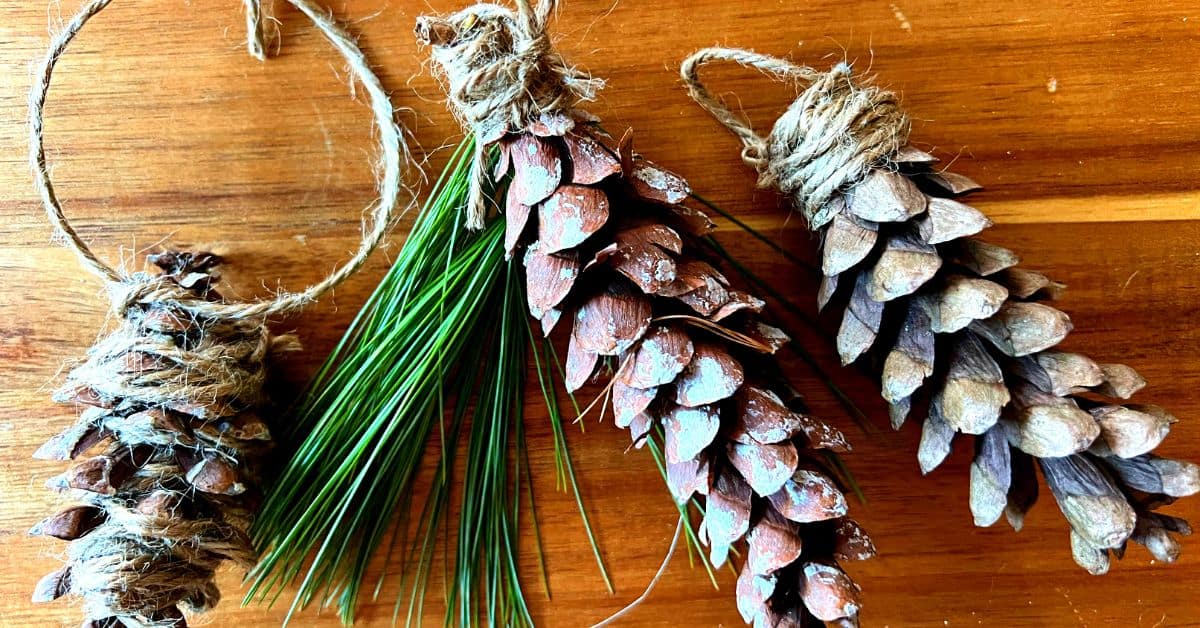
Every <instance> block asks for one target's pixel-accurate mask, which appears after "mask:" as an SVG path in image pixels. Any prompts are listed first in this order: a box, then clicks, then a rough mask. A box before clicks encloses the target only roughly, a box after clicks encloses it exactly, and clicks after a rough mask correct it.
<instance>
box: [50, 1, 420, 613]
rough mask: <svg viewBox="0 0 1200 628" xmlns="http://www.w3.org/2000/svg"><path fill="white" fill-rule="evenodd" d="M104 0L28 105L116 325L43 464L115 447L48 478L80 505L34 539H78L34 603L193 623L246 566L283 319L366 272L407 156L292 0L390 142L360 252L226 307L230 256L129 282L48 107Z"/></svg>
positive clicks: (69, 230) (73, 243)
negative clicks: (106, 248) (267, 388)
mask: <svg viewBox="0 0 1200 628" xmlns="http://www.w3.org/2000/svg"><path fill="white" fill-rule="evenodd" d="M109 2H110V0H93V1H91V2H89V3H87V4H85V5H84V6H83V7H82V8H81V9H80V10H79V12H78V13H77V14H76V15H75V16H74V17H73V18H72V19H71V20H70V21H69V22H68V23H67V24H66V26H65V28H64V29H63V31H62V32H60V33H58V34H57V35H56V36H54V37H53V39H52V41H51V45H50V49H49V51H48V52H47V54H46V56H45V58H44V60H43V62H42V64H41V67H40V70H39V71H38V73H37V75H36V82H35V84H34V87H33V90H32V92H31V96H30V105H29V126H30V163H31V166H32V168H33V171H34V181H35V184H36V187H37V189H38V192H39V193H40V196H41V199H42V202H43V205H44V207H45V210H46V214H47V216H48V217H49V219H50V222H51V223H52V224H53V225H54V227H55V229H56V231H57V233H58V234H59V235H60V236H61V237H62V239H63V240H64V242H65V243H66V245H67V246H68V248H69V249H71V250H72V251H73V252H74V253H75V254H76V256H77V257H78V258H79V260H80V262H81V263H82V265H83V267H84V268H85V269H86V270H88V271H89V272H91V273H93V274H95V275H97V276H99V277H100V278H101V279H103V280H104V281H105V282H106V285H107V292H108V295H109V298H110V300H111V304H112V314H113V317H114V318H115V319H116V320H117V321H118V322H117V324H116V328H115V329H114V330H113V331H112V332H111V333H110V334H109V335H107V336H106V337H104V338H103V339H101V340H100V341H99V342H97V344H96V345H95V346H93V347H92V348H91V350H90V351H89V352H88V357H87V359H86V360H85V361H84V362H83V363H82V364H81V365H79V366H77V367H76V368H74V369H73V370H72V371H71V373H70V374H69V375H68V377H67V382H66V384H65V385H64V387H63V388H62V389H61V390H60V391H59V392H58V393H56V395H55V399H56V400H57V401H61V402H73V403H77V404H80V405H81V406H83V407H84V410H83V412H82V414H81V415H80V417H79V420H78V421H77V422H76V423H75V424H74V425H73V426H71V427H70V428H68V429H67V430H66V431H64V432H63V433H61V434H59V435H58V436H56V437H54V438H53V439H51V440H50V441H49V442H48V443H46V444H45V445H44V446H43V447H42V448H41V449H39V450H38V452H37V453H36V454H35V456H36V457H39V458H49V459H73V458H76V457H80V456H83V454H85V453H87V452H89V450H92V449H96V448H98V446H99V445H100V444H101V443H107V444H106V445H105V446H104V447H103V451H102V452H101V453H97V454H95V455H93V456H91V457H85V458H84V459H82V460H81V461H79V462H76V463H75V464H74V465H73V466H72V467H71V468H70V469H69V470H68V471H66V472H65V473H63V474H62V475H60V476H58V477H56V478H54V479H53V480H51V481H50V482H49V486H50V487H51V488H55V489H58V490H70V491H72V492H73V494H74V495H76V496H77V497H78V498H79V499H81V500H82V501H83V504H82V505H78V506H72V507H68V508H67V509H66V510H63V511H62V512H60V513H58V514H56V515H53V516H51V517H49V518H47V519H46V520H44V521H42V522H41V523H39V524H38V525H37V526H35V527H34V528H33V530H32V531H31V532H32V533H34V534H44V535H48V536H55V537H58V538H62V539H66V540H70V541H71V543H70V545H69V547H68V550H67V561H66V564H65V566H64V567H63V568H61V569H59V570H57V571H55V572H54V573H51V574H50V575H48V576H46V577H45V578H43V579H42V581H41V582H39V584H38V586H37V590H36V591H35V593H34V601H49V600H52V599H55V598H58V597H60V596H63V595H66V594H72V595H75V596H78V597H81V598H82V600H83V612H84V615H85V616H86V620H85V623H84V625H85V626H95V627H101V626H105V627H106V626H183V625H186V624H185V620H184V616H183V612H182V611H184V610H190V611H202V610H206V609H209V608H211V607H212V606H213V605H214V604H216V602H217V601H218V599H219V597H220V593H219V591H218V590H217V587H216V584H215V581H214V573H215V570H216V568H217V567H218V565H220V564H221V563H222V562H224V561H226V560H229V561H233V562H235V563H236V564H238V565H239V566H240V567H243V568H247V567H249V566H251V565H252V564H253V563H254V560H255V558H256V557H255V554H254V551H253V549H252V547H251V545H250V542H249V539H248V537H247V535H246V529H247V527H248V526H249V524H250V521H251V520H252V517H253V512H254V509H255V507H256V502H257V500H258V494H257V485H258V483H259V475H260V471H261V469H260V465H261V464H262V462H264V460H265V455H266V454H267V452H268V451H269V449H270V441H271V436H270V431H269V429H268V427H267V425H266V423H265V422H264V421H263V420H262V419H261V418H259V416H258V415H257V413H256V411H257V410H259V409H264V408H265V407H266V404H267V400H266V398H265V395H264V393H263V386H264V382H265V380H266V377H267V370H268V368H269V367H270V364H271V362H272V360H273V359H274V358H275V357H276V356H278V355H279V354H280V353H281V352H285V351H292V350H296V349H298V348H299V344H298V342H297V340H296V338H295V337H293V336H290V335H283V336H275V335H273V334H271V332H270V331H269V329H268V327H267V321H268V319H270V318H271V317H273V316H279V315H284V314H290V313H293V312H296V311H298V310H300V309H301V308H303V307H304V306H306V305H307V304H309V303H311V302H313V301H315V300H317V299H318V298H319V297H320V296H322V295H323V294H325V293H326V292H328V291H330V290H331V289H333V288H334V287H335V286H337V285H338V284H340V283H341V282H342V281H343V280H345V279H346V278H347V277H349V276H350V275H352V274H353V273H354V272H356V271H357V270H358V269H359V268H361V267H362V265H363V263H364V262H365V261H366V259H367V256H368V255H370V253H371V252H372V251H373V250H374V249H375V248H376V246H377V245H378V244H379V242H380V241H381V240H382V238H383V236H384V234H385V233H386V231H387V229H388V227H389V224H390V221H391V217H392V214H393V212H394V211H395V210H396V208H397V206H398V203H399V198H400V192H401V189H402V187H403V186H402V181H401V170H402V164H403V163H405V162H406V161H407V160H408V150H407V147H406V145H405V143H404V140H403V137H402V135H401V133H400V130H399V128H398V127H397V125H396V123H395V121H394V111H393V107H392V105H391V102H390V100H389V98H388V96H387V93H386V92H385V91H384V89H383V86H382V84H381V83H380V82H379V79H378V78H377V77H376V76H375V74H374V72H373V71H372V70H371V69H370V67H369V65H368V63H367V60H366V58H365V57H364V55H363V53H362V51H361V50H360V49H359V48H358V46H357V45H356V44H355V43H354V40H353V39H352V38H351V37H350V35H349V34H347V33H346V32H345V31H344V30H343V29H342V28H341V27H340V26H339V25H337V24H336V23H335V22H334V21H333V20H332V19H331V18H330V17H329V16H328V15H327V14H326V13H325V12H324V10H322V9H319V8H318V7H316V6H315V5H313V4H311V3H309V2H308V1H307V0H289V3H290V4H291V5H292V6H294V7H296V8H297V9H299V10H300V11H301V12H302V13H304V14H305V15H306V16H307V17H308V18H309V19H311V20H312V22H313V24H314V25H315V26H316V27H317V29H318V30H319V31H320V32H321V33H322V34H323V35H324V36H325V37H326V38H327V39H328V40H329V41H330V43H332V44H333V46H334V47H335V48H336V49H337V50H338V51H339V52H340V53H341V55H342V57H343V58H344V60H345V61H346V63H347V65H348V67H349V69H350V71H351V73H352V74H353V75H354V77H355V78H356V79H357V80H358V81H359V82H360V83H361V85H362V86H363V87H364V88H365V90H366V93H367V95H368V98H369V100H370V105H371V110H372V114H373V117H374V122H375V127H376V131H377V134H378V140H379V144H380V162H381V166H380V168H381V177H380V182H379V194H380V198H379V200H378V201H377V202H376V203H375V204H374V205H373V207H372V208H371V219H370V221H369V222H367V223H365V224H364V229H363V237H362V241H361V243H360V245H359V247H358V250H357V251H356V252H355V253H354V255H353V256H352V257H351V258H350V259H349V260H348V261H346V262H345V263H343V264H342V265H340V266H339V267H337V268H336V269H335V270H334V271H333V272H332V273H331V274H330V275H328V276H327V277H325V278H324V279H322V280H321V281H320V282H318V283H316V284H314V285H312V286H311V287H309V288H307V289H305V290H304V291H302V292H299V293H281V294H278V295H275V296H274V297H273V298H269V299H261V300H256V301H251V302H232V301H226V300H224V299H222V298H221V296H220V295H219V294H218V293H217V292H216V291H215V290H214V289H213V285H214V284H215V283H216V281H217V280H218V276H217V274H216V273H215V272H214V270H213V269H214V267H215V266H216V265H217V264H218V263H220V261H221V259H220V258H219V257H217V256H215V255H211V254H207V253H199V254H192V253H181V252H170V253H164V254H160V255H155V256H151V258H150V259H151V261H152V262H154V263H155V264H156V265H158V266H159V267H160V268H161V269H162V272H161V273H160V274H152V273H146V272H137V273H132V274H127V273H125V272H123V271H120V270H117V269H115V268H113V267H111V266H109V265H108V264H106V263H105V262H104V261H102V260H101V259H100V258H99V257H98V256H97V255H96V254H95V253H94V252H93V251H92V250H91V249H90V247H88V245H87V244H86V243H85V242H84V240H83V239H82V238H81V237H80V236H79V234H78V233H77V232H76V231H75V229H74V228H73V227H72V226H71V225H70V223H69V222H68V221H67V219H66V217H65V215H64V213H63V209H62V206H61V204H60V202H59V200H58V197H57V196H56V194H55V191H54V186H53V184H52V183H51V181H50V175H49V169H48V167H47V164H46V155H45V150H44V147H43V137H42V127H43V108H44V106H45V102H46V97H47V93H48V90H49V86H50V79H51V74H52V72H53V70H54V67H55V65H56V63H57V61H58V60H59V58H60V57H61V56H62V54H63V53H64V52H65V50H66V48H67V46H68V44H70V42H71V41H72V40H73V39H74V38H75V36H76V35H77V34H78V33H79V31H80V30H81V29H82V28H83V26H84V25H85V24H86V23H87V22H88V20H89V19H91V18H92V17H94V16H95V15H96V14H97V13H99V12H100V11H101V10H103V9H104V8H105V7H107V6H108V4H109ZM244 5H245V9H246V21H247V26H248V28H249V33H250V37H249V41H248V49H249V52H250V53H251V54H252V55H253V56H254V57H256V58H258V59H265V57H266V53H265V45H264V32H263V27H262V23H263V16H262V12H261V7H260V3H259V2H258V0H244Z"/></svg>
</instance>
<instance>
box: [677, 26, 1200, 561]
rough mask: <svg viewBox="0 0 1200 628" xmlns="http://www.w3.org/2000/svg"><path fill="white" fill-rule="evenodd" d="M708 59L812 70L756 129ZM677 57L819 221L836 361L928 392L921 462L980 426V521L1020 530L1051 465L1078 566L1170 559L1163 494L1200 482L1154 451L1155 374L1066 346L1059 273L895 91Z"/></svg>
mask: <svg viewBox="0 0 1200 628" xmlns="http://www.w3.org/2000/svg"><path fill="white" fill-rule="evenodd" d="M714 60H726V61H733V62H736V63H740V64H742V65H746V66H748V67H754V68H757V69H760V70H762V71H764V72H767V73H770V74H774V75H778V76H785V77H790V78H796V79H798V80H801V81H804V82H807V83H808V84H809V86H808V87H807V88H806V89H805V90H804V91H803V92H802V93H801V95H800V96H799V97H798V98H797V99H796V101H795V102H794V103H793V104H792V105H791V106H790V107H789V109H788V110H787V112H786V113H785V114H784V115H783V116H782V117H781V118H780V119H779V120H778V122H777V123H776V124H775V127H774V128H773V130H772V132H771V134H770V135H769V136H767V137H766V138H759V137H758V136H757V135H755V134H754V132H753V131H752V130H751V129H750V128H749V127H748V126H746V125H745V123H744V122H742V121H741V120H739V119H737V118H736V117H734V116H733V115H732V114H731V113H730V112H729V111H728V110H727V109H725V108H724V107H723V106H722V105H720V104H719V103H718V102H716V100H715V99H714V98H713V97H712V95H711V94H710V93H709V92H708V91H707V90H705V89H704V87H703V85H701V84H700V82H699V79H698V78H697V71H698V68H699V66H700V65H702V64H704V63H706V62H709V61H714ZM682 74H683V77H684V80H685V82H686V83H687V84H688V86H689V88H690V89H691V92H692V96H693V97H694V98H695V99H696V100H697V101H698V102H699V103H700V104H701V105H703V106H704V107H706V108H707V109H709V111H711V112H712V113H713V114H714V115H715V116H716V117H717V118H718V119H719V120H720V121H721V122H723V123H724V124H726V125H727V126H729V127H730V128H731V129H732V130H733V131H734V132H735V133H737V134H738V135H739V136H740V137H741V138H742V139H743V141H744V142H745V144H746V150H745V151H744V153H743V155H744V158H745V159H746V161H747V163H750V164H752V165H753V166H755V167H756V168H757V169H758V170H759V172H760V174H761V179H760V184H762V185H764V186H770V187H774V188H778V189H779V190H781V191H782V192H783V193H785V194H786V195H788V196H789V198H791V199H792V201H793V203H794V205H795V207H796V208H797V209H798V210H799V211H800V212H801V213H802V214H803V216H804V218H805V220H806V222H807V224H808V226H809V228H810V229H812V230H813V231H815V232H816V233H818V234H819V235H820V254H821V274H822V280H821V287H820V290H819V294H818V305H819V307H820V308H822V309H826V308H836V309H837V310H839V311H841V325H840V328H839V329H838V333H837V350H838V354H839V355H840V356H841V360H842V362H843V363H844V364H850V363H852V362H856V361H857V362H861V363H865V364H867V365H869V367H870V368H871V369H872V370H873V372H875V373H877V374H878V376H879V380H880V385H881V389H882V395H883V398H884V399H885V400H886V401H887V402H888V404H889V407H890V412H891V419H892V424H893V426H894V427H896V428H899V427H900V426H901V425H902V424H903V423H904V421H905V419H906V418H907V417H908V416H909V415H910V414H911V413H912V412H913V409H914V408H928V410H927V413H925V414H926V416H925V418H924V426H923V430H922V434H921V444H920V448H919V451H918V454H917V455H918V460H919V462H920V466H921V470H922V472H924V473H929V472H930V471H932V470H934V469H935V468H936V467H937V466H938V465H940V464H941V463H942V461H943V460H945V458H946V457H947V455H949V453H950V449H951V442H952V441H953V439H954V438H956V437H957V436H958V435H959V434H965V435H970V436H972V437H973V438H974V440H975V452H976V453H975V458H974V461H973V462H972V464H971V471H970V483H971V490H970V508H971V512H972V514H973V515H974V518H975V523H976V525H979V526H990V525H992V524H993V523H995V522H996V521H997V520H999V519H1000V517H1001V516H1006V517H1007V519H1008V521H1009V523H1010V524H1011V525H1012V526H1013V528H1015V529H1017V530H1020V528H1021V526H1022V522H1023V520H1024V517H1025V514H1026V512H1027V511H1028V510H1029V509H1030V507H1031V506H1032V505H1033V504H1034V502H1035V501H1036V499H1037V496H1038V483H1037V479H1036V477H1035V471H1034V469H1035V467H1040V468H1041V470H1042V474H1043V475H1044V476H1045V478H1046V483H1047V484H1048V486H1049V487H1050V492H1051V493H1052V494H1053V496H1054V498H1055V500H1056V501H1057V502H1058V505H1059V508H1060V509H1061V510H1062V513H1063V515H1064V516H1065V517H1066V519H1067V520H1068V522H1069V523H1070V526H1071V551H1072V554H1073V555H1074V558H1075V561H1076V562H1077V563H1078V564H1079V565H1080V566H1082V567H1083V568H1085V569H1087V570H1088V571H1089V572H1091V573H1093V574H1102V573H1105V572H1106V571H1107V570H1108V568H1109V561H1110V555H1116V556H1118V557H1119V556H1122V555H1123V553H1124V551H1125V547H1126V544H1127V542H1128V541H1129V540H1133V541H1134V542H1137V543H1141V544H1142V545H1145V546H1146V547H1147V549H1149V550H1150V552H1151V553H1152V554H1153V555H1154V557H1155V558H1157V559H1158V560H1162V561H1165V562H1172V561H1173V560H1175V558H1176V557H1177V556H1178V554H1179V546H1178V542H1177V541H1176V539H1175V535H1176V534H1184V535H1186V534H1188V533H1190V530H1189V528H1188V525H1187V523H1186V522H1184V521H1182V520H1180V519H1177V518H1174V517H1170V516H1168V515H1163V514H1160V513H1156V512H1154V511H1155V509H1156V508H1158V507H1159V506H1161V505H1164V504H1168V503H1170V502H1171V501H1173V500H1174V499H1175V498H1177V497H1182V496H1185V495H1191V494H1194V493H1196V492H1197V490H1200V468H1198V467H1197V466H1196V465H1194V464H1192V463H1188V462H1181V461H1176V460H1169V459H1165V458H1160V457H1157V456H1155V455H1154V454H1153V451H1154V449H1155V448H1156V447H1157V446H1158V445H1159V443H1161V442H1162V441H1163V439H1164V438H1165V437H1166V436H1167V433H1168V432H1169V430H1170V426H1171V424H1172V423H1174V422H1175V417H1173V416H1171V414H1169V413H1168V412H1166V411H1165V410H1163V409H1161V408H1159V407H1156V406H1150V405H1135V404H1122V403H1120V401H1121V400H1125V399H1128V398H1129V397H1130V396H1131V395H1132V394H1133V393H1134V392H1136V391H1137V390H1138V389H1140V388H1141V387H1142V386H1143V385H1144V384H1145V382H1144V381H1143V380H1142V378H1141V377H1140V376H1138V374H1137V373H1136V372H1135V371H1134V370H1133V369H1131V368H1129V367H1128V366H1124V365H1121V364H1104V363H1100V362H1097V361H1095V360H1093V359H1091V358H1089V357H1087V356H1084V355H1080V354H1078V353H1072V352H1069V351H1065V350H1062V349H1059V348H1058V345H1059V343H1060V342H1062V341H1063V340H1064V339H1065V338H1066V336H1067V334H1068V333H1069V332H1070V331H1071V321H1070V319H1069V318H1068V317H1067V315H1066V314H1064V313H1063V312H1061V311H1059V310H1057V309H1055V308H1054V307H1051V306H1050V305H1047V304H1046V301H1049V300H1052V299H1054V298H1055V297H1056V296H1058V295H1059V294H1061V292H1062V291H1063V289H1064V286H1063V285H1062V284H1059V283H1057V282H1055V281H1053V280H1051V279H1049V278H1047V277H1046V276H1045V275H1043V274H1041V273H1038V272H1035V271H1031V270H1026V269H1023V268H1020V267H1018V266H1017V263H1018V258H1017V256H1016V254H1014V253H1013V252H1012V251H1010V250H1008V249H1005V248H1003V247H1000V246H996V245H993V244H989V243H987V242H986V241H984V240H982V239H980V238H978V237H976V236H977V235H978V234H979V233H980V232H981V231H983V230H984V229H986V228H987V227H988V226H990V225H991V222H990V221H989V220H988V218H987V217H986V216H985V215H984V214H983V213H981V212H980V211H979V210H977V209H975V208H973V207H971V206H969V205H966V204H964V203H963V202H962V200H961V199H962V197H963V196H965V195H967V194H969V193H971V192H973V191H976V190H978V189H979V188H980V186H979V185H978V184H976V183H975V182H974V181H972V180H970V179H969V178H967V177H965V176H962V175H959V174H955V173H953V172H950V171H949V170H946V169H943V168H939V167H938V166H937V161H938V160H937V159H936V158H934V157H933V156H931V155H929V154H927V153H925V152H923V151H921V150H918V149H916V148H914V147H913V146H911V145H909V144H908V134H909V121H908V118H907V117H906V116H905V114H904V112H903V111H902V110H901V108H900V105H899V102H898V99H897V97H896V95H895V94H893V93H891V92H888V91H885V90H882V89H879V88H877V87H873V86H870V85H865V84H862V83H859V82H857V81H856V80H855V79H854V78H853V76H852V73H851V68H850V66H849V65H848V64H844V63H843V64H839V65H837V66H835V67H834V68H833V69H832V70H831V71H830V72H827V73H822V72H817V71H815V70H812V69H810V68H804V67H797V66H794V65H791V64H790V63H788V62H786V61H783V60H781V59H775V58H772V57H766V56H763V55H758V54H755V53H752V52H748V51H742V50H727V49H707V50H701V51H699V52H697V53H695V54H694V55H693V56H692V57H691V58H689V59H688V60H687V61H685V62H684V65H683V69H682ZM1035 463H1036V464H1035Z"/></svg>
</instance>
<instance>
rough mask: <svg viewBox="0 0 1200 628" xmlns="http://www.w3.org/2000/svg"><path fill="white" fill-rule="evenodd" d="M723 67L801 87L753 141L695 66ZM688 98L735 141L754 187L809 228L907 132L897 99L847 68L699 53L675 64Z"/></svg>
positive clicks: (825, 218) (729, 51)
mask: <svg viewBox="0 0 1200 628" xmlns="http://www.w3.org/2000/svg"><path fill="white" fill-rule="evenodd" d="M716 61H727V62H732V63H736V64H738V65H741V66H744V67H748V68H754V69H756V70H759V71H761V72H763V73H764V74H767V75H769V76H772V77H775V78H777V79H780V80H787V81H795V82H798V83H804V84H807V85H806V87H805V88H804V89H803V90H801V92H800V94H799V95H798V96H797V97H796V99H795V100H794V101H793V102H792V104H791V105H790V106H788V108H787V111H786V112H784V113H783V115H781V116H780V117H779V119H778V120H777V121H776V122H775V125H774V126H773V127H772V129H771V132H770V133H769V134H767V136H766V137H762V136H760V135H758V133H756V132H755V131H754V129H753V127H751V126H750V124H749V122H747V121H746V120H745V119H743V118H742V117H740V116H738V115H736V114H734V113H733V112H732V111H730V109H729V108H728V107H727V106H725V104H724V103H722V102H721V101H720V100H719V99H718V98H717V97H716V96H714V95H713V94H712V93H711V92H710V91H709V90H708V89H707V88H706V87H705V86H704V83H703V82H701V80H700V76H699V71H700V67H701V66H703V65H705V64H707V63H712V62H716ZM680 75H681V76H682V78H683V82H684V84H685V85H686V86H687V88H688V92H689V93H690V95H691V97H692V99H693V100H695V101H696V102H697V103H698V104H699V105H700V106H701V107H704V108H705V109H706V110H708V112H709V113H711V114H712V115H713V117H715V118H716V119H717V120H718V121H719V122H720V123H721V124H723V125H725V127H726V128H728V129H729V130H730V131H732V132H733V133H734V134H735V135H737V136H738V138H740V139H741V140H742V144H743V150H742V160H743V161H745V162H746V164H747V165H749V166H750V167H752V168H754V169H755V170H757V171H758V173H759V181H758V183H759V186H760V187H763V188H772V189H778V190H780V191H781V192H783V193H784V194H786V195H788V196H789V197H791V198H792V199H793V201H794V203H795V206H796V207H797V208H799V209H800V210H801V212H802V213H803V214H804V217H805V219H806V220H808V222H809V225H810V227H812V228H814V229H815V228H817V227H821V226H823V225H824V224H825V223H827V222H829V220H831V219H832V218H833V214H834V213H835V211H836V207H835V206H833V205H831V204H830V203H829V202H828V201H829V200H830V199H831V198H832V197H833V196H834V195H835V194H836V193H838V192H840V191H844V190H846V189H849V188H850V187H852V186H853V185H854V184H855V183H857V182H858V181H860V180H861V179H862V177H863V176H865V175H866V174H867V172H868V171H869V170H870V169H871V167H872V166H876V165H878V164H880V163H882V162H884V161H886V160H887V159H889V158H890V157H891V156H892V155H894V154H895V153H896V151H898V150H899V149H901V148H903V147H904V145H905V144H907V142H908V134H909V130H910V128H911V124H910V122H909V119H908V116H907V115H905V113H904V111H903V110H902V109H901V108H900V101H899V98H898V97H897V96H896V94H895V93H893V92H890V91H888V90H884V89H881V88H879V87H875V86H873V85H868V84H865V83H863V82H861V81H858V80H856V79H855V78H854V76H853V70H852V68H851V66H850V64H849V63H845V62H843V63H838V64H837V65H835V66H834V67H833V68H832V69H831V70H830V71H828V72H820V71H817V70H815V69H813V68H810V67H807V66H801V65H796V64H794V63H792V62H790V61H788V60H786V59H781V58H778V57H772V56H769V55H764V54H759V53H756V52H753V51H749V50H742V49H737V48H704V49H702V50H699V51H697V52H695V53H693V54H692V55H691V56H690V57H688V58H687V59H686V60H684V62H683V64H682V65H681V66H680Z"/></svg>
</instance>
